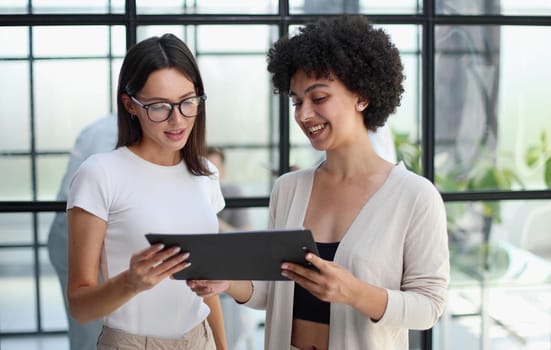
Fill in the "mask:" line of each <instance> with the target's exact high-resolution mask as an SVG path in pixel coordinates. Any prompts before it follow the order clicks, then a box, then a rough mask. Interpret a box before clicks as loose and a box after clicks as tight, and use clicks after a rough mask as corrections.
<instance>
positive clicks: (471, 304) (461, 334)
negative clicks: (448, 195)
mask: <svg viewBox="0 0 551 350" xmlns="http://www.w3.org/2000/svg"><path fill="white" fill-rule="evenodd" d="M446 211H447V215H448V229H449V235H450V261H451V266H452V280H451V284H450V293H449V303H448V310H447V312H446V314H445V315H444V316H443V318H442V320H441V322H440V326H443V327H445V329H446V330H447V331H446V332H442V333H441V336H442V337H445V336H447V337H449V339H447V340H446V339H443V342H444V343H447V344H453V346H454V347H453V349H455V348H457V349H459V348H461V347H463V348H464V346H465V344H474V345H476V344H480V345H481V348H483V349H493V348H497V347H499V348H508V349H544V348H545V346H548V345H549V339H550V336H551V328H549V327H548V325H549V321H550V320H551V309H550V308H549V306H550V305H551V304H550V302H551V230H550V229H549V227H551V203H549V202H548V201H501V202H465V203H462V202H457V203H447V204H446ZM457 339H461V342H457V341H456V340H457ZM469 348H473V347H471V346H469Z"/></svg>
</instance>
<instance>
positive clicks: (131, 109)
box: [121, 93, 137, 115]
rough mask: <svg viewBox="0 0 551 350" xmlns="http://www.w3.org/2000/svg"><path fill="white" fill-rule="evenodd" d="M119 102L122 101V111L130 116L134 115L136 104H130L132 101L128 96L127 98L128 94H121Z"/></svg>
mask: <svg viewBox="0 0 551 350" xmlns="http://www.w3.org/2000/svg"><path fill="white" fill-rule="evenodd" d="M121 100H122V104H123V106H124V109H126V111H127V112H128V114H130V115H136V114H137V113H136V112H137V111H136V104H135V103H134V102H132V99H131V98H130V96H128V94H126V93H122V94H121Z"/></svg>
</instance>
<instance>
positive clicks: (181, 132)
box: [166, 129, 185, 135]
mask: <svg viewBox="0 0 551 350" xmlns="http://www.w3.org/2000/svg"><path fill="white" fill-rule="evenodd" d="M184 131H185V129H182V130H172V131H166V133H167V134H170V135H181V134H183V133H184Z"/></svg>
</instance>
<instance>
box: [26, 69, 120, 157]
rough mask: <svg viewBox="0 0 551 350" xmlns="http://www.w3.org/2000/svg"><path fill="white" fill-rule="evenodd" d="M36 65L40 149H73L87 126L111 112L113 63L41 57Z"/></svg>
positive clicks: (37, 126) (36, 101)
mask: <svg viewBox="0 0 551 350" xmlns="http://www.w3.org/2000/svg"><path fill="white" fill-rule="evenodd" d="M34 66H35V69H34V72H35V78H34V90H35V108H36V113H35V115H36V117H35V125H36V146H37V149H38V150H40V151H45V150H70V149H71V148H72V146H73V143H74V140H75V137H76V135H77V133H78V132H79V131H80V130H81V129H82V128H83V127H84V126H86V125H87V124H89V123H90V122H91V121H93V120H95V119H97V118H99V117H103V116H106V115H107V114H109V110H110V98H111V91H110V90H109V88H110V82H109V79H110V78H111V75H110V72H109V69H110V62H109V60H108V59H80V60H72V59H71V60H41V61H36V62H35V64H34ZM52 76H55V77H56V78H55V79H52ZM54 126H55V127H54Z"/></svg>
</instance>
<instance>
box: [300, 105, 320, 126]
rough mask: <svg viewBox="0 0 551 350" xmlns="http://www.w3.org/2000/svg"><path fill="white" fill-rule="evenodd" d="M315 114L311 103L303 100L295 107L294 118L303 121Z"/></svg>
mask: <svg viewBox="0 0 551 350" xmlns="http://www.w3.org/2000/svg"><path fill="white" fill-rule="evenodd" d="M315 115H316V112H315V111H314V108H313V106H312V104H311V103H308V102H303V103H302V104H301V105H300V106H298V107H297V108H296V109H295V118H296V120H297V121H299V122H301V123H304V122H306V121H308V120H310V119H312V118H313V117H314V116H315Z"/></svg>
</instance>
